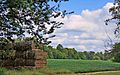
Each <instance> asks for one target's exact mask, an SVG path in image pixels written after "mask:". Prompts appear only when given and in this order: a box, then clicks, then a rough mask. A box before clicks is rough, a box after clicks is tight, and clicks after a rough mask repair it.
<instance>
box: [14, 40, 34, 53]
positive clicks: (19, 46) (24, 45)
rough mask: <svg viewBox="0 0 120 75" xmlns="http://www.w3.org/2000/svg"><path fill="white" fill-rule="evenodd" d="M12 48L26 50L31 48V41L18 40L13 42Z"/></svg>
mask: <svg viewBox="0 0 120 75" xmlns="http://www.w3.org/2000/svg"><path fill="white" fill-rule="evenodd" d="M14 50H17V51H28V50H32V42H20V43H15V44H14Z"/></svg>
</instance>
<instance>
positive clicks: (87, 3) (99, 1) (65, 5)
mask: <svg viewBox="0 0 120 75" xmlns="http://www.w3.org/2000/svg"><path fill="white" fill-rule="evenodd" d="M108 2H114V0H69V1H68V2H62V3H61V9H62V10H64V9H66V10H68V11H75V14H80V12H81V11H82V10H85V9H89V10H95V9H99V8H102V7H103V6H104V5H105V4H106V3H108Z"/></svg>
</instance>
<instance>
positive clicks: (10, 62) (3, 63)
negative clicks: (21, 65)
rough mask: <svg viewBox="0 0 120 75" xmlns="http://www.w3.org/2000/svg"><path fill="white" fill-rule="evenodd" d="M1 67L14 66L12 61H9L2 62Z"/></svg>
mask: <svg viewBox="0 0 120 75" xmlns="http://www.w3.org/2000/svg"><path fill="white" fill-rule="evenodd" d="M2 66H3V67H6V66H14V60H11V59H6V60H2Z"/></svg>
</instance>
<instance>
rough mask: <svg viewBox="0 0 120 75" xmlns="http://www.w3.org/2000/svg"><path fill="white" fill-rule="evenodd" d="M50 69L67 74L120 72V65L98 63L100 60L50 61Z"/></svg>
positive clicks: (109, 62) (106, 62) (107, 62)
mask: <svg viewBox="0 0 120 75" xmlns="http://www.w3.org/2000/svg"><path fill="white" fill-rule="evenodd" d="M47 66H48V67H49V68H50V69H53V70H56V71H67V72H75V73H79V72H97V71H110V70H120V63H114V62H111V61H98V60H69V59H68V60H64V59H63V60H62V59H61V60H59V59H58V60H55V59H50V60H48V65H47Z"/></svg>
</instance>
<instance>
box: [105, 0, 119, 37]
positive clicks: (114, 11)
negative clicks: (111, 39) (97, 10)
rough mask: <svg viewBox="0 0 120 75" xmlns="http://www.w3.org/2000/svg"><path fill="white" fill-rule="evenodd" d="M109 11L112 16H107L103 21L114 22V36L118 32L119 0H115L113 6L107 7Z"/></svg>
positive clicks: (117, 34)
mask: <svg viewBox="0 0 120 75" xmlns="http://www.w3.org/2000/svg"><path fill="white" fill-rule="evenodd" d="M109 12H110V13H111V16H112V18H109V19H107V20H106V21H105V23H106V25H108V23H109V22H111V21H114V22H115V23H116V26H117V27H116V29H115V31H114V34H116V36H117V37H118V36H119V32H120V0H115V2H114V6H113V7H111V8H110V9H109Z"/></svg>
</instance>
